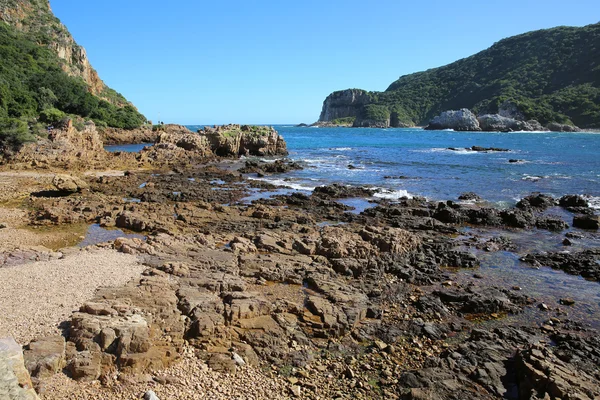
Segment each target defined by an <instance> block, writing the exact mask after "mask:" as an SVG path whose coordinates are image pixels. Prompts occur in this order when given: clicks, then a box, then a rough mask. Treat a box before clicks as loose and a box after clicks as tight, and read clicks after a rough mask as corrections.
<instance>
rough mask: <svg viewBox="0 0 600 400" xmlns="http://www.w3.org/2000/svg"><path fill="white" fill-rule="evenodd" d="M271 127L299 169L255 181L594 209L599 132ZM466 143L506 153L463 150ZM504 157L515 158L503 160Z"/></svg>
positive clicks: (598, 197) (599, 196) (599, 200)
mask: <svg viewBox="0 0 600 400" xmlns="http://www.w3.org/2000/svg"><path fill="white" fill-rule="evenodd" d="M200 127H201V126H189V127H188V128H190V130H192V131H195V130H197V129H199V128H200ZM275 128H276V129H277V130H278V131H279V133H280V134H281V135H282V136H283V137H284V138H285V140H286V142H287V144H288V149H289V152H290V156H289V157H290V158H291V159H293V160H296V161H301V162H303V163H304V164H305V169H304V170H302V171H293V172H290V173H287V174H282V175H277V176H273V177H266V178H262V179H265V180H268V181H270V182H273V183H275V184H279V185H283V186H287V187H291V188H294V189H297V190H306V191H310V190H312V189H313V188H314V187H316V186H319V185H324V184H329V183H334V182H337V183H343V184H352V185H371V186H376V187H380V188H383V189H384V191H383V192H382V193H380V194H378V195H377V196H379V197H387V198H390V199H394V198H399V197H401V196H405V195H421V196H426V197H427V198H430V199H434V200H452V199H456V198H457V197H458V196H459V195H460V193H463V192H466V191H472V192H476V193H477V194H479V195H480V196H481V197H483V198H484V199H486V200H489V201H492V202H497V203H500V204H506V205H509V204H512V203H514V202H515V201H516V200H517V199H519V198H522V197H524V196H526V195H528V194H530V193H532V192H543V193H548V194H552V195H554V196H561V195H563V194H574V193H577V194H586V195H588V196H590V197H589V200H590V202H591V203H592V205H593V206H595V207H600V134H596V133H553V132H552V133H551V132H520V133H488V132H486V133H478V132H453V131H425V130H422V129H417V128H408V129H373V128H364V129H362V128H312V127H294V126H286V125H281V126H275ZM138 146H139V145H138ZM471 146H481V147H497V148H505V149H509V151H508V152H489V153H480V152H473V151H466V150H464V148H466V147H471ZM133 147H135V146H133ZM133 147H131V149H129V148H128V147H123V146H111V147H110V148H109V149H110V150H112V151H117V150H130V151H131V150H132V151H139V149H140V148H141V147H143V145H142V146H141V147H140V148H138V147H136V148H135V149H134V148H133ZM450 147H452V148H457V149H459V150H458V151H455V150H449V149H448V148H450ZM461 148H463V150H460V149H461ZM511 159H513V160H515V159H516V160H520V161H519V162H517V163H510V162H509V160H511ZM350 165H352V166H353V167H355V168H354V169H350V168H349V166H350ZM386 177H388V178H387V179H386ZM389 177H391V178H389Z"/></svg>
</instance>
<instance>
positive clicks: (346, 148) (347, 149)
mask: <svg viewBox="0 0 600 400" xmlns="http://www.w3.org/2000/svg"><path fill="white" fill-rule="evenodd" d="M329 150H335V151H350V150H352V147H333V148H331V149H329Z"/></svg>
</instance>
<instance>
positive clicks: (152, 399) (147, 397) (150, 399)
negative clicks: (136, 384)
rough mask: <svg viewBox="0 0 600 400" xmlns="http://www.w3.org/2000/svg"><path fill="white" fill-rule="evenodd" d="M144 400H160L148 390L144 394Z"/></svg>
mask: <svg viewBox="0 0 600 400" xmlns="http://www.w3.org/2000/svg"><path fill="white" fill-rule="evenodd" d="M144 400H160V399H159V398H158V396H157V395H156V393H154V392H153V391H152V390H148V391H147V392H146V393H144Z"/></svg>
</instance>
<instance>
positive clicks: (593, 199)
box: [582, 194, 600, 210]
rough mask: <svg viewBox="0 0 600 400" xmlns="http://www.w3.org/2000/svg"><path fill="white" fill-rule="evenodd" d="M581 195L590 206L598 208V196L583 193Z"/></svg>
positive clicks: (599, 200) (599, 203)
mask: <svg viewBox="0 0 600 400" xmlns="http://www.w3.org/2000/svg"><path fill="white" fill-rule="evenodd" d="M582 197H583V198H584V199H586V200H587V202H588V204H589V205H590V208H593V209H595V210H600V196H590V195H588V194H585V195H583V196H582Z"/></svg>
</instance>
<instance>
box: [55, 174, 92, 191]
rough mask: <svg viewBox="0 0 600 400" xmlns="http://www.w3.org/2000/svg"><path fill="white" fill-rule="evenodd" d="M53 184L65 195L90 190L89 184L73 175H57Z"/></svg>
mask: <svg viewBox="0 0 600 400" xmlns="http://www.w3.org/2000/svg"><path fill="white" fill-rule="evenodd" d="M52 184H53V185H54V187H55V188H56V189H57V190H59V191H61V192H65V193H78V192H81V191H82V190H84V189H87V188H88V184H87V183H85V182H84V181H83V180H81V179H79V178H77V177H75V176H71V175H55V176H54V178H53V179H52Z"/></svg>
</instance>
